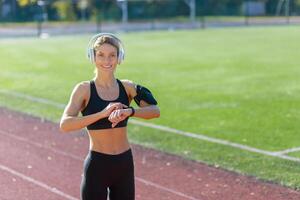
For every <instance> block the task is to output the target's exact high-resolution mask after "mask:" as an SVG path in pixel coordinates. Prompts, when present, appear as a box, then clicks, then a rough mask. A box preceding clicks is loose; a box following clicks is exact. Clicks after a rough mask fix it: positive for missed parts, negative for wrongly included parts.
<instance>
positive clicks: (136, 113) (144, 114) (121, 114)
mask: <svg viewBox="0 0 300 200" xmlns="http://www.w3.org/2000/svg"><path fill="white" fill-rule="evenodd" d="M122 83H123V85H124V87H125V89H126V92H127V95H128V98H129V101H132V100H133V99H134V97H136V96H137V91H136V88H137V87H136V85H135V84H134V83H133V82H132V81H129V80H122ZM127 117H138V118H143V119H152V118H158V117H160V110H159V107H158V106H157V105H152V104H150V103H147V102H146V101H144V100H142V99H141V100H140V101H139V108H134V109H132V108H130V107H129V108H123V109H118V110H115V111H113V112H112V113H111V115H110V116H109V118H108V119H109V120H110V121H111V122H112V123H113V124H112V126H113V127H114V126H116V124H118V123H119V122H120V121H122V120H124V119H125V118H127Z"/></svg>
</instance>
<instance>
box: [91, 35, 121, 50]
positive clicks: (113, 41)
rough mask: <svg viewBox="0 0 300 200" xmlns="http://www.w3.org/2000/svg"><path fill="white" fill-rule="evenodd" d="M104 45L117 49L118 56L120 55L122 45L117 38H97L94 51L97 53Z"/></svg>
mask: <svg viewBox="0 0 300 200" xmlns="http://www.w3.org/2000/svg"><path fill="white" fill-rule="evenodd" d="M103 44H110V45H112V46H114V47H116V49H117V54H118V55H119V49H120V44H119V41H117V40H116V39H115V38H113V37H112V36H110V35H103V36H100V37H99V38H97V40H96V41H95V43H94V46H93V49H94V51H97V50H98V49H99V48H100V46H101V45H103Z"/></svg>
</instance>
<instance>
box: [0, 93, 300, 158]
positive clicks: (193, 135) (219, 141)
mask: <svg viewBox="0 0 300 200" xmlns="http://www.w3.org/2000/svg"><path fill="white" fill-rule="evenodd" d="M3 91H4V92H3ZM0 93H5V94H7V95H12V96H15V97H18V98H25V99H28V100H30V101H35V102H38V103H44V104H48V105H52V106H55V107H57V108H63V107H64V106H65V105H64V104H61V103H56V102H53V101H49V100H47V99H43V98H37V97H33V96H29V95H25V94H21V93H17V92H11V91H8V90H0ZM129 123H132V124H134V125H139V126H144V127H149V128H153V129H157V130H161V131H165V132H168V133H175V134H177V135H182V136H185V137H190V138H195V139H199V140H204V141H208V142H212V143H216V144H222V145H225V146H230V147H234V148H238V149H242V150H245V151H250V152H255V153H259V154H263V155H267V156H273V157H277V158H282V159H285V160H291V161H296V162H300V158H295V157H291V156H286V155H281V154H280V153H277V152H272V151H265V150H261V149H257V148H254V147H250V146H247V145H242V144H238V143H234V142H229V141H227V140H222V139H217V138H213V137H208V136H206V135H203V134H199V133H191V132H186V131H181V130H177V129H174V128H170V127H167V126H161V125H156V124H152V123H148V122H142V121H138V120H133V119H131V120H129Z"/></svg>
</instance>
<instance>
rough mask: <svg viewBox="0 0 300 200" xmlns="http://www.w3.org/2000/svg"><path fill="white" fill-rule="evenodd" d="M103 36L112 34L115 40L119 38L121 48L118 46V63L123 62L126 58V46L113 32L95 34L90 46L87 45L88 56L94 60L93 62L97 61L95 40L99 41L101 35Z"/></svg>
mask: <svg viewBox="0 0 300 200" xmlns="http://www.w3.org/2000/svg"><path fill="white" fill-rule="evenodd" d="M102 36H110V37H112V38H114V39H115V40H117V42H118V44H119V48H118V54H119V55H118V64H121V62H122V61H123V60H124V57H125V50H124V47H123V44H122V42H121V40H120V39H119V38H118V37H117V36H115V35H114V34H112V33H99V34H96V35H94V36H93V37H92V38H91V39H90V41H89V43H88V47H87V58H88V59H89V60H90V61H91V62H92V63H95V51H94V45H95V42H96V41H97V39H98V38H99V37H102Z"/></svg>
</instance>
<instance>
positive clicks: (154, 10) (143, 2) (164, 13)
mask: <svg viewBox="0 0 300 200" xmlns="http://www.w3.org/2000/svg"><path fill="white" fill-rule="evenodd" d="M249 1H252V2H262V3H264V5H265V14H266V15H274V14H275V12H276V8H277V5H278V3H279V1H280V0H196V15H197V16H203V15H206V16H207V15H225V16H226V15H244V11H243V9H242V8H243V3H245V2H249ZM289 3H290V5H289V6H290V12H291V14H292V15H298V14H299V13H300V12H298V11H299V10H300V0H290V1H289ZM121 15H122V12H121V9H120V7H119V6H118V2H117V1H116V0H0V20H1V21H19V22H24V21H37V20H50V21H77V20H86V21H90V20H97V19H102V20H106V21H108V20H114V21H118V20H120V18H121ZM188 15H189V7H188V6H187V4H186V3H185V1H184V0H128V19H129V21H130V20H132V21H134V20H149V19H152V20H153V19H154V20H155V19H162V18H172V17H180V16H186V17H187V16H188Z"/></svg>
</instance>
